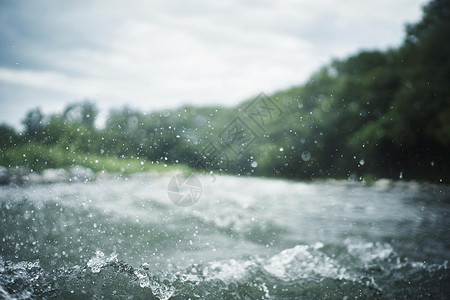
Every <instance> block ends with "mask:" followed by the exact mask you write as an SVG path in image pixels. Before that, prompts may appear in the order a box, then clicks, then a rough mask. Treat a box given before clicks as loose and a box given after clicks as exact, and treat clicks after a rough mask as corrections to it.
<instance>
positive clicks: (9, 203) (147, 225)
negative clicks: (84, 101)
mask: <svg viewBox="0 0 450 300" xmlns="http://www.w3.org/2000/svg"><path fill="white" fill-rule="evenodd" d="M198 177H199V179H200V181H201V183H202V194H201V198H200V200H199V202H198V203H196V204H195V205H194V206H191V207H179V206H176V205H174V204H173V203H172V202H171V201H170V199H169V197H168V194H167V186H168V182H169V180H170V177H159V178H148V177H145V176H138V177H134V178H128V179H126V180H125V179H120V180H117V179H102V180H98V181H97V182H87V183H59V184H52V185H28V186H20V187H16V186H6V187H1V188H0V220H1V224H0V225H1V226H0V298H6V299H14V298H18V299H27V298H64V299H66V298H73V299H82V298H97V299H100V298H105V299H112V298H117V299H124V298H126V299H152V298H154V299H169V298H170V299H188V298H191V299H313V298H315V299H354V298H358V299H365V298H371V299H373V298H375V299H392V298H397V299H411V298H414V299H422V298H434V299H445V298H448V297H449V295H450V280H449V267H448V260H449V257H450V234H449V228H450V227H449V225H450V220H449V212H450V189H449V187H446V186H443V185H430V184H418V183H413V182H409V183H408V182H398V183H395V184H393V183H391V182H387V181H385V182H380V183H379V184H377V185H374V186H371V187H366V186H362V185H360V184H356V183H346V182H334V181H330V182H321V183H319V182H317V183H299V182H293V181H284V180H274V179H262V178H240V177H231V176H223V177H216V178H213V177H210V176H200V175H199V176H198Z"/></svg>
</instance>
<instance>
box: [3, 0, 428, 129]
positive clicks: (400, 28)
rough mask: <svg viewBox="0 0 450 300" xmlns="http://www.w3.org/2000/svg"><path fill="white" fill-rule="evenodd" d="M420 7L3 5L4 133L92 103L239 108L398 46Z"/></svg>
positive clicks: (417, 2) (415, 3) (306, 0)
mask: <svg viewBox="0 0 450 300" xmlns="http://www.w3.org/2000/svg"><path fill="white" fill-rule="evenodd" d="M425 3H426V1H424V0H396V1H392V0H378V1H373V0H372V1H366V0H341V1H332V0H315V1H310V0H278V1H273V0H271V1H268V0H261V1H256V0H229V1H221V0H218V1H207V0H193V1H186V0H185V1H182V0H167V1H148V0H145V1H144V0H134V1H125V0H124V1H118V0H108V1H106V0H104V1H100V0H77V1H57V0H53V1H50V0H41V1H31V0H24V1H13V0H0V123H7V124H9V125H12V126H14V127H16V128H18V129H21V126H20V123H21V120H22V119H23V118H24V116H25V114H26V112H27V111H28V110H30V109H33V108H36V107H40V108H41V109H42V111H43V112H45V113H58V112H61V111H62V110H63V108H64V107H65V106H66V105H67V104H70V103H74V102H77V101H81V100H85V99H89V100H91V101H93V102H95V103H96V105H97V106H98V107H99V109H100V111H101V114H100V116H99V118H100V120H102V119H103V120H104V119H105V117H106V115H107V111H108V110H109V109H111V108H121V107H123V106H124V105H127V106H129V107H132V108H136V109H140V110H142V111H155V110H161V109H171V108H176V107H180V106H182V105H186V104H190V105H197V106H205V105H209V106H210V105H222V106H232V105H236V104H238V103H239V102H241V101H243V100H246V99H249V98H251V97H253V96H255V95H257V94H259V93H260V92H265V93H267V94H270V93H272V92H274V91H277V90H281V89H286V88H289V87H291V86H295V85H299V84H302V83H304V82H305V81H306V80H307V79H308V78H309V76H310V75H311V74H312V73H313V72H314V71H317V70H318V68H320V67H321V66H323V65H325V64H327V63H329V62H331V61H332V60H333V59H336V58H338V59H342V58H345V57H347V56H349V55H351V54H355V53H357V52H358V51H360V50H363V49H366V50H373V49H379V50H385V49H387V48H389V47H397V46H399V45H400V43H401V42H402V40H403V38H404V28H405V24H407V23H414V22H417V21H418V20H420V18H421V15H422V13H421V7H422V6H423V4H425Z"/></svg>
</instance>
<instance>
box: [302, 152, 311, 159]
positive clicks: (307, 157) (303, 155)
mask: <svg viewBox="0 0 450 300" xmlns="http://www.w3.org/2000/svg"><path fill="white" fill-rule="evenodd" d="M302 159H303V160H304V161H308V160H310V159H311V152H309V151H303V153H302Z"/></svg>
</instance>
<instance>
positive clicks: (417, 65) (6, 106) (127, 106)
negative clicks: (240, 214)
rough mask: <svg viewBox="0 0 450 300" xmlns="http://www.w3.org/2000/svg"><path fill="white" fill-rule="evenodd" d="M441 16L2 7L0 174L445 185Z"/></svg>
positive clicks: (362, 9) (371, 6)
mask: <svg viewBox="0 0 450 300" xmlns="http://www.w3.org/2000/svg"><path fill="white" fill-rule="evenodd" d="M448 2H449V1H444V0H434V1H431V2H429V3H427V2H424V1H412V0H408V1H407V0H403V1H396V2H391V1H381V2H373V1H370V2H369V1H363V2H361V1H343V2H341V3H339V4H335V3H333V2H331V1H315V2H314V3H310V2H307V1H277V2H270V1H262V2H254V1H244V2H242V1H239V2H238V1H236V2H227V3H225V2H218V3H210V2H206V1H204V2H203V1H194V2H192V3H190V4H189V5H186V4H184V3H181V2H177V1H168V2H164V3H157V2H146V1H143V2H135V3H133V5H129V4H126V3H125V2H121V1H113V2H106V1H94V2H90V1H81V2H76V3H70V4H67V3H65V4H61V3H55V2H52V1H41V2H15V1H1V2H0V3H1V7H2V9H1V11H0V39H1V43H0V45H1V46H0V51H1V53H2V55H1V56H0V101H1V113H0V121H1V122H4V123H3V125H2V127H1V130H2V132H1V139H2V156H1V160H0V164H1V165H4V166H6V167H15V166H17V165H25V166H26V167H28V168H30V169H33V170H34V171H38V172H39V171H40V170H42V169H44V168H49V167H51V168H55V167H68V166H71V165H73V164H74V163H78V164H81V165H85V166H87V167H89V168H93V169H94V171H111V170H110V168H109V167H108V166H107V164H108V163H107V162H103V163H102V160H104V158H105V157H107V159H108V161H110V159H112V158H114V159H129V160H132V161H133V162H129V161H127V163H126V164H125V165H126V167H125V168H122V167H121V168H119V169H120V170H122V169H126V170H128V169H129V168H128V166H129V165H130V164H132V165H134V164H136V166H137V167H136V168H134V169H133V168H132V170H131V169H130V172H132V171H133V172H134V171H139V170H141V171H143V170H145V168H144V167H141V166H142V165H145V162H146V161H148V162H150V163H151V164H155V163H157V164H159V163H160V162H161V163H163V164H180V165H185V166H187V167H189V168H202V169H208V170H209V169H211V170H217V171H220V172H231V173H233V174H253V173H254V174H257V175H265V176H283V177H289V178H303V179H311V178H321V177H333V178H352V179H355V180H372V179H376V178H381V177H387V178H391V179H426V180H432V181H433V182H446V180H447V179H448V176H449V175H448V174H449V164H450V163H449V160H448V157H447V156H448V149H449V146H450V124H449V119H450V117H449V116H450V108H449V105H448V103H449V95H450V92H449V87H448V79H449V77H450V76H449V69H450V68H449V51H450V50H449V47H450V46H449V42H448V41H449V40H450V39H449V37H450V34H449V21H448V20H449V19H450V18H448V17H449V3H448ZM422 8H424V10H423V11H422ZM260 92H264V93H265V94H264V95H265V96H264V97H266V96H267V99H269V100H267V101H269V102H270V103H272V105H275V107H276V109H278V110H276V109H275V110H276V111H277V113H278V116H281V117H280V118H278V120H275V119H273V118H272V116H270V118H269V119H270V120H268V119H266V120H264V122H265V123H267V124H265V127H264V128H262V127H261V126H259V125H258V124H256V125H255V124H254V125H255V126H256V127H253V126H252V125H250V124H249V123H248V122H249V120H250V121H255V120H253V119H252V118H251V117H250V118H248V117H249V115H248V112H247V113H246V109H247V108H248V107H249V106H250V105H251V103H253V102H252V101H254V99H257V98H256V97H257V96H258V95H259V93H260ZM264 97H263V98H264ZM258 101H263V102H264V101H265V100H261V99H260V100H258ZM269 102H267V103H269ZM255 103H256V104H255V105H256V106H254V108H255V109H256V113H257V114H261V116H263V115H264V118H267V116H268V114H269V115H271V113H270V111H268V110H267V107H263V106H264V105H266V104H267V103H266V104H264V105H263V106H261V105H262V103H259V102H258V103H257V102H255ZM272 108H273V107H272ZM254 112H255V111H253V113H254ZM242 113H243V114H242ZM261 116H260V117H261ZM236 117H240V118H241V119H240V120H241V121H243V123H244V124H238V125H239V126H240V127H239V126H237V127H236V126H235V125H236V124H234V123H233V120H234V119H235V118H236ZM246 117H247V119H248V120H247V121H246V120H245V118H246ZM260 120H261V121H262V120H263V118H262V117H261V119H260ZM269 121H270V122H269ZM266 125H267V126H266ZM227 126H232V127H227ZM224 128H232V129H233V130H235V131H236V132H238V133H239V135H241V138H243V136H245V139H246V142H245V143H242V141H241V144H240V145H241V146H240V147H239V149H236V147H234V148H233V147H231V146H230V141H229V139H231V140H233V142H236V137H237V135H235V136H234V137H230V136H227V137H225V135H226V134H227V132H224V131H223V129H224ZM245 128H247V129H250V131H248V132H247V133H244V129H245ZM258 130H260V131H259V132H257V131H258ZM218 137H219V138H218ZM227 139H228V140H227ZM237 143H239V141H237ZM55 153H57V154H55ZM213 153H215V154H214V155H213ZM217 153H220V155H216V154H217ZM24 155H25V156H27V158H26V159H25V160H24ZM77 157H79V158H77ZM95 161H100V163H98V162H97V163H95ZM199 165H200V166H199Z"/></svg>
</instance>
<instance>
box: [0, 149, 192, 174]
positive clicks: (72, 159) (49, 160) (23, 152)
mask: <svg viewBox="0 0 450 300" xmlns="http://www.w3.org/2000/svg"><path fill="white" fill-rule="evenodd" d="M75 165H80V166H84V167H87V168H90V169H92V171H94V172H101V171H105V172H108V173H123V174H131V173H137V172H148V171H155V172H172V171H188V170H190V169H189V167H187V166H186V165H182V164H175V165H174V164H166V163H164V161H163V162H159V161H158V162H151V161H148V160H146V159H143V158H139V157H129V158H118V157H113V156H105V155H95V154H85V153H76V152H72V151H71V150H70V149H64V148H61V147H49V146H43V145H38V144H26V145H22V146H19V147H14V148H8V149H3V151H0V166H4V167H8V168H14V167H16V166H24V167H27V168H29V169H31V170H33V171H34V172H41V171H43V170H44V169H52V168H69V167H71V166H75Z"/></svg>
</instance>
